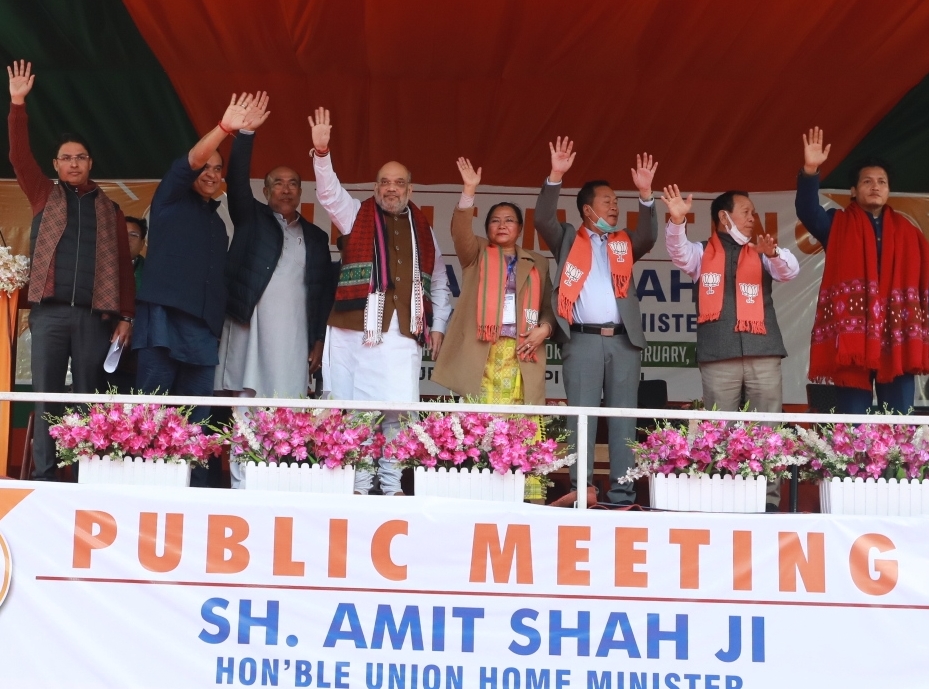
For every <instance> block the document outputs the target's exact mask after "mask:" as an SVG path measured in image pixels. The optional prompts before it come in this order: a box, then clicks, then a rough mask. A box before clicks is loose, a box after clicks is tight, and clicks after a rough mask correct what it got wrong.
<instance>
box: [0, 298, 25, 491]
mask: <svg viewBox="0 0 929 689" xmlns="http://www.w3.org/2000/svg"><path fill="white" fill-rule="evenodd" d="M19 292H20V290H16V291H14V292H13V293H12V294H7V293H6V292H4V291H2V290H0V392H9V391H11V390H12V389H13V376H14V375H15V374H14V368H15V360H14V357H13V353H14V352H15V351H16V336H17V334H18V333H17V332H16V330H17V324H18V322H19ZM11 420H12V405H11V404H10V403H9V402H0V476H6V472H7V466H8V464H9V455H10V422H11Z"/></svg>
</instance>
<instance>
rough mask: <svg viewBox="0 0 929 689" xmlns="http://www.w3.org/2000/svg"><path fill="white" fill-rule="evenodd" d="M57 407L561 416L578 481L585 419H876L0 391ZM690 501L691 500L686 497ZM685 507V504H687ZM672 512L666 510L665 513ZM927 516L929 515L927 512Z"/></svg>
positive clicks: (4, 396) (582, 499)
mask: <svg viewBox="0 0 929 689" xmlns="http://www.w3.org/2000/svg"><path fill="white" fill-rule="evenodd" d="M2 401H9V402H60V403H63V404H66V405H70V406H74V405H77V404H89V403H94V402H115V403H121V404H127V403H128V404H139V403H145V402H152V401H157V402H158V403H159V404H169V405H175V406H212V407H220V406H224V407H238V406H248V407H279V406H287V407H292V408H298V409H358V410H362V411H380V412H388V411H400V412H410V411H416V412H419V411H424V412H430V411H443V412H487V413H491V414H525V415H529V416H539V415H548V414H555V415H562V416H575V417H577V419H578V433H577V450H578V452H577V455H578V456H577V471H578V475H579V476H584V475H585V474H586V473H587V467H588V462H590V461H592V459H593V458H591V457H588V456H587V452H586V448H587V419H588V418H589V417H592V416H593V417H607V418H618V417H631V418H642V419H650V418H662V419H672V420H675V419H676V420H682V421H689V420H692V419H709V420H717V421H758V422H763V423H773V424H778V423H835V422H836V421H838V420H841V421H843V422H845V423H851V424H856V423H874V421H875V417H874V416H873V415H867V414H846V415H841V416H840V415H836V414H774V413H768V412H715V411H706V410H702V409H701V410H694V409H632V408H615V409H614V408H606V407H560V406H559V407H550V406H543V405H504V404H474V403H456V404H450V403H444V402H442V403H436V402H416V403H411V402H379V401H361V400H353V401H346V400H308V399H279V398H260V397H254V398H248V399H246V398H241V397H181V396H176V395H163V396H159V397H158V398H157V400H152V398H151V396H146V395H106V394H71V393H48V392H0V402H2ZM881 422H882V423H889V424H892V425H907V426H912V425H923V424H929V416H887V417H882V418H881ZM688 499H689V498H688ZM688 504H689V503H688ZM576 507H578V508H580V509H584V508H586V507H587V493H586V491H583V490H582V491H579V492H578V494H577V503H576ZM669 509H670V508H669ZM927 513H929V511H927Z"/></svg>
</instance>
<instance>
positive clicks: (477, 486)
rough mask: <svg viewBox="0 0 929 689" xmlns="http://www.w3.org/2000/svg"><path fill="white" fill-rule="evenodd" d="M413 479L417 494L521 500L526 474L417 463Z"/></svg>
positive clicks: (496, 500) (508, 500) (500, 500)
mask: <svg viewBox="0 0 929 689" xmlns="http://www.w3.org/2000/svg"><path fill="white" fill-rule="evenodd" d="M413 481H414V483H413V485H414V492H415V493H416V495H417V496H418V497H423V496H428V497H435V498H464V499H465V500H493V501H495V502H522V501H523V495H524V493H525V489H526V477H525V476H524V475H523V472H521V471H517V472H516V473H510V474H498V473H497V472H496V471H492V470H490V469H480V470H478V469H450V470H449V469H446V468H444V467H442V468H439V469H434V468H433V469H427V468H426V467H416V469H415V470H414V471H413Z"/></svg>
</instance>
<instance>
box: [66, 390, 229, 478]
mask: <svg viewBox="0 0 929 689" xmlns="http://www.w3.org/2000/svg"><path fill="white" fill-rule="evenodd" d="M190 411H191V410H190V409H189V408H186V407H180V408H177V407H166V406H164V405H163V404H116V403H96V404H91V405H90V407H89V408H88V409H87V411H86V412H76V411H73V410H70V409H69V410H68V411H67V412H66V413H65V415H64V416H62V417H60V418H58V417H53V416H49V417H48V419H49V422H50V423H51V424H52V425H51V427H50V428H49V435H51V436H52V438H54V439H55V449H56V450H57V454H58V458H59V459H60V460H61V461H60V462H59V464H58V466H65V465H68V464H73V463H74V462H76V461H78V460H79V459H80V458H82V457H92V456H93V455H98V456H100V457H103V456H104V455H109V456H110V458H112V459H122V458H123V457H142V458H143V459H164V460H166V461H171V462H198V463H201V464H205V463H206V460H207V459H208V458H209V457H211V456H218V455H219V453H220V450H221V449H222V443H223V439H222V436H221V435H219V434H212V435H206V434H204V433H203V430H202V429H201V428H200V426H199V425H197V424H195V423H190V422H189V421H188V417H189V416H190Z"/></svg>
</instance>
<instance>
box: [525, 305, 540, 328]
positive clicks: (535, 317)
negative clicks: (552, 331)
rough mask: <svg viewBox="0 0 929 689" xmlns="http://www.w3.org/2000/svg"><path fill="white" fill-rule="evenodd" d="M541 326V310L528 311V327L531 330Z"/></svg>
mask: <svg viewBox="0 0 929 689" xmlns="http://www.w3.org/2000/svg"><path fill="white" fill-rule="evenodd" d="M538 324H539V310H538V309H526V325H527V326H529V328H530V329H531V328H534V327H536V326H537V325H538Z"/></svg>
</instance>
